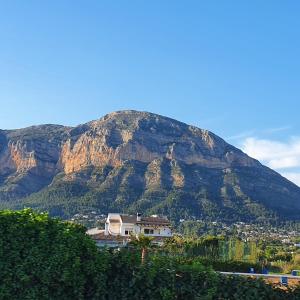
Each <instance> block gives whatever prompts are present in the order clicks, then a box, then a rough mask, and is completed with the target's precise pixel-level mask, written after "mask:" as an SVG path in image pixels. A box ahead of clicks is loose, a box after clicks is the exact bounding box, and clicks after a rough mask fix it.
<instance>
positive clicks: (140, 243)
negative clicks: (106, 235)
mask: <svg viewBox="0 0 300 300" xmlns="http://www.w3.org/2000/svg"><path fill="white" fill-rule="evenodd" d="M152 240H153V237H150V236H145V235H143V234H139V235H136V236H132V237H131V241H130V244H131V245H134V246H135V247H137V248H139V249H141V250H142V259H141V263H142V264H143V263H144V262H145V260H146V257H147V253H148V249H149V248H150V246H151V243H152Z"/></svg>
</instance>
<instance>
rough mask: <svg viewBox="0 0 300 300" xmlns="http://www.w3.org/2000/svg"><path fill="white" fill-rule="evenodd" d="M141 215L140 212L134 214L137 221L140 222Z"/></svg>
mask: <svg viewBox="0 0 300 300" xmlns="http://www.w3.org/2000/svg"><path fill="white" fill-rule="evenodd" d="M141 216H142V214H140V213H137V214H136V220H137V222H140V221H141V220H142V218H141Z"/></svg>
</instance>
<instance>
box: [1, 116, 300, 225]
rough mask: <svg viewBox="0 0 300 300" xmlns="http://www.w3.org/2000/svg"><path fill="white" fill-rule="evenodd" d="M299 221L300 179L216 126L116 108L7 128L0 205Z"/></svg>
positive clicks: (62, 211)
mask: <svg viewBox="0 0 300 300" xmlns="http://www.w3.org/2000/svg"><path fill="white" fill-rule="evenodd" d="M22 206H31V207H36V208H41V209H44V210H45V209H46V210H49V211H50V213H51V214H52V215H60V216H63V217H70V216H71V215H73V214H75V213H77V212H86V211H92V210H95V211H97V212H99V213H103V214H106V213H107V212H113V211H118V212H128V213H135V212H136V211H140V212H143V213H147V214H150V213H158V214H166V215H168V216H169V217H171V218H172V219H174V220H178V219H179V218H190V217H195V218H203V219H209V220H223V221H228V222H233V221H238V220H239V221H260V220H274V219H278V220H285V219H288V220H299V219H300V188H299V187H298V186H296V185H295V184H293V183H292V182H290V181H288V180H287V179H285V178H284V177H282V176H280V175H279V174H278V173H276V172H275V171H273V170H271V169H269V168H267V167H265V166H263V165H262V164H260V163H259V162H258V161H257V160H255V159H252V158H250V157H249V156H247V155H246V154H245V153H243V152H242V151H241V150H239V149H237V148H235V147H233V146H232V145H229V144H228V143H226V142H225V141H224V140H223V139H221V138H220V137H218V136H216V135H215V134H213V133H211V132H209V131H207V130H203V129H199V128H197V127H194V126H189V125H187V124H184V123H181V122H178V121H176V120H173V119H170V118H167V117H163V116H160V115H156V114H152V113H147V112H138V111H119V112H114V113H111V114H108V115H106V116H104V117H103V118H101V119H100V120H96V121H92V122H89V123H86V124H83V125H79V126H77V127H65V126H59V125H40V126H32V127H28V128H25V129H18V130H0V207H1V208H5V207H14V208H16V207H17V208H19V207H22Z"/></svg>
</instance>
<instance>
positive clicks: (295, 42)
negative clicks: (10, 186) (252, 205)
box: [0, 0, 300, 184]
mask: <svg viewBox="0 0 300 300" xmlns="http://www.w3.org/2000/svg"><path fill="white" fill-rule="evenodd" d="M0 4H1V9H0V128H2V129H6V128H19V127H24V126H29V125H32V124H41V123H59V124H66V125H76V124H79V123H84V122H86V121H89V120H91V119H97V118H99V117H101V116H103V115H104V114H106V113H109V112H111V111H115V110H121V109H136V110H146V111H151V112H155V113H159V114H162V115H167V116H169V117H173V118H176V119H179V120H181V121H184V122H186V123H190V124H193V125H196V126H199V127H201V128H206V129H209V130H211V131H213V132H215V133H216V134H218V135H220V136H222V137H223V138H225V139H226V140H227V141H228V142H230V143H232V144H234V145H236V146H239V147H241V148H242V149H243V150H244V151H246V152H247V153H249V154H250V155H252V156H255V157H257V158H259V159H260V160H261V161H262V162H263V163H265V164H267V165H269V166H271V167H273V168H274V169H276V170H278V171H279V172H281V173H282V174H284V175H285V176H287V177H289V178H290V179H292V180H293V181H294V182H296V183H298V184H300V133H299V128H300V118H299V116H298V115H299V106H300V104H299V99H300V59H299V53H300V36H299V35H300V17H299V11H300V2H299V1H285V2H283V1H276V0H273V1H267V0H265V1H229V0H228V1H174V0H173V1H161V0H160V1H155V0H152V1H134V0H132V1H125V0H124V1H100V0H98V1H92V0H90V1H63V0H60V1H54V0H52V1H47V2H46V1H30V0H28V1H2V0H0ZM274 149H276V151H274ZM274 152H276V153H274ZM292 176H293V177H292Z"/></svg>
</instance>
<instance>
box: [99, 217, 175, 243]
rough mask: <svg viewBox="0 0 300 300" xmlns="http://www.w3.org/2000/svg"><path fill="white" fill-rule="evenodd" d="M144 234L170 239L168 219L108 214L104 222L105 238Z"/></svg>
mask: <svg viewBox="0 0 300 300" xmlns="http://www.w3.org/2000/svg"><path fill="white" fill-rule="evenodd" d="M132 234H133V235H136V234H144V235H147V236H153V237H171V236H172V230H171V223H170V221H169V220H168V219H166V218H163V217H158V216H156V215H153V216H151V217H142V216H141V214H137V215H136V216H130V215H125V214H117V213H109V214H108V216H107V219H106V222H105V232H104V235H105V236H109V235H110V236H123V237H126V236H130V235H132Z"/></svg>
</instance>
